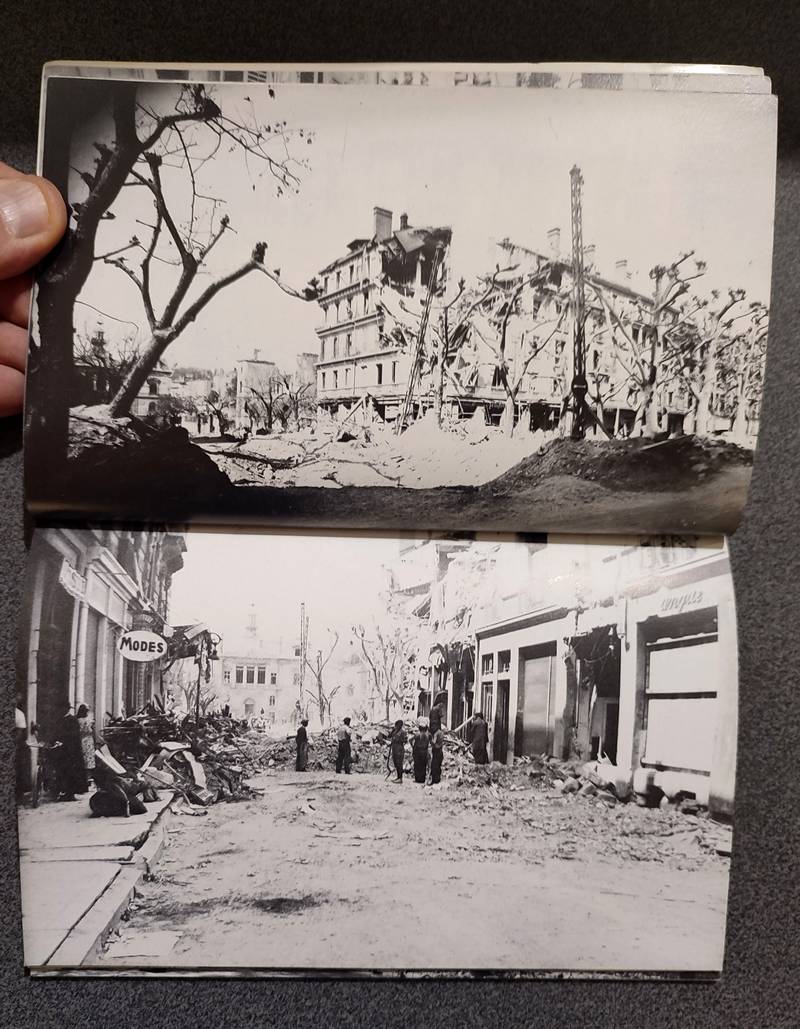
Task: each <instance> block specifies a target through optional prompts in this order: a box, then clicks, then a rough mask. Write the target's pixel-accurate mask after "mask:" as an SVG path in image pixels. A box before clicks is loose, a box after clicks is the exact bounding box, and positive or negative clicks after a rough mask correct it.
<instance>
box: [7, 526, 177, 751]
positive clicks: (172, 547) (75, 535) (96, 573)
mask: <svg viewBox="0 0 800 1029" xmlns="http://www.w3.org/2000/svg"><path fill="white" fill-rule="evenodd" d="M185 551H186V540H185V537H184V535H183V534H181V533H174V532H170V533H163V532H143V531H142V532H127V531H122V530H117V529H91V530H90V529H68V528H53V529H49V530H48V531H47V532H44V533H38V534H37V535H36V537H35V540H34V543H33V547H32V551H31V572H30V575H31V577H32V579H31V585H30V587H29V597H30V601H29V603H28V604H26V605H25V606H24V609H23V614H22V622H21V626H20V633H19V641H20V643H19V645H20V648H21V651H22V652H21V653H20V655H19V658H20V661H19V667H20V668H21V669H23V668H27V675H25V676H20V679H19V681H20V686H21V688H22V690H23V693H24V697H23V705H24V707H23V710H24V711H25V713H26V716H27V720H28V725H29V726H30V725H36V726H37V727H38V728H39V730H40V732H41V733H42V735H43V736H44V737H46V738H49V736H50V735H51V733H53V732H54V731H55V730H56V728H57V726H58V725H59V722H60V719H61V717H62V715H63V713H64V706H65V705H66V704H70V705H72V707H73V708H77V706H78V705H80V704H86V705H87V707H88V708H89V711H90V713H91V714H92V716H93V718H94V721H95V724H96V725H97V726H98V728H100V727H102V726H103V725H104V724H105V723H106V721H107V718H108V716H114V717H116V716H119V715H124V714H131V713H133V712H134V711H138V710H139V709H140V708H142V707H143V706H144V705H145V704H146V703H147V702H148V701H149V700H150V699H151V698H152V697H153V695H154V694H157V693H160V692H161V681H160V677H159V667H158V666H159V664H160V662H150V663H144V662H132V661H125V660H124V659H123V658H122V657H121V655H120V654H119V652H118V649H117V644H118V641H119V638H120V636H121V635H122V633H124V632H125V631H127V630H128V629H148V630H151V631H153V632H157V633H160V634H161V635H164V636H165V637H169V636H170V635H171V627H170V625H169V602H170V587H171V584H172V578H173V576H174V575H175V574H176V573H178V572H179V571H180V570H181V568H182V567H183V555H184V553H185Z"/></svg>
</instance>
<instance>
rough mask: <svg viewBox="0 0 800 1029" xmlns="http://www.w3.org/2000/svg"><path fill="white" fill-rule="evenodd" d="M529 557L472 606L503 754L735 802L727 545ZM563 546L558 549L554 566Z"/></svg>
mask: <svg viewBox="0 0 800 1029" xmlns="http://www.w3.org/2000/svg"><path fill="white" fill-rule="evenodd" d="M566 549H567V547H566V546H560V547H558V548H546V549H545V550H544V551H543V552H542V553H536V554H532V555H531V557H530V567H529V568H528V569H523V568H520V569H519V574H520V584H519V589H518V590H514V591H512V592H511V593H510V594H509V595H507V596H506V598H505V599H503V600H500V601H498V602H494V603H493V604H490V605H488V606H485V607H484V608H483V610H482V611H481V612H480V613H479V614H478V615H476V627H475V638H476V667H477V669H478V672H477V685H476V701H475V703H476V704H477V705H478V706H479V707H480V708H481V709H482V710H483V712H484V714H485V715H486V717H487V720H488V722H489V725H490V733H491V752H492V755H493V758H494V760H497V761H501V762H510V761H512V760H513V759H514V757H517V756H523V755H529V756H530V755H537V754H543V753H544V754H553V755H555V756H557V757H562V758H567V757H573V756H575V757H579V758H581V759H583V760H593V759H597V760H601V761H603V762H605V763H606V764H607V765H608V766H610V768H612V769H613V777H614V779H615V780H616V781H617V783H618V784H619V786H620V788H621V789H624V790H627V789H630V788H631V787H633V789H634V791H635V792H636V793H639V794H641V795H642V796H645V795H648V794H653V793H654V792H663V793H664V794H666V795H668V796H670V797H674V796H677V795H682V794H683V795H687V796H693V797H696V798H697V800H698V801H700V802H701V803H703V804H708V806H709V808H710V809H711V810H712V812H714V813H715V814H717V815H720V816H730V815H731V814H732V810H733V795H734V779H735V748H736V726H737V659H736V653H737V651H736V624H735V610H734V598H733V587H732V580H731V576H730V563H729V559H728V554H727V550H726V549H725V546H724V544H719V543H713V542H704V543H697V544H696V545H678V546H675V545H669V546H659V545H656V544H655V543H653V544H650V545H644V546H639V545H635V546H629V547H622V546H614V547H609V546H603V545H601V544H599V543H595V544H593V543H587V544H585V545H580V544H570V545H569V549H570V550H571V551H574V552H575V554H576V562H575V565H574V567H573V568H572V570H571V571H569V572H567V573H566V574H565V570H564V551H565V550H566ZM554 550H559V551H561V553H559V555H558V565H556V564H555V558H556V555H555V554H553V551H554Z"/></svg>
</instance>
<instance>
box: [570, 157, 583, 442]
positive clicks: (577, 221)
mask: <svg viewBox="0 0 800 1029" xmlns="http://www.w3.org/2000/svg"><path fill="white" fill-rule="evenodd" d="M569 180H570V209H571V215H572V348H573V357H572V385H571V387H570V394H569V397H568V399H567V405H566V408H567V410H571V412H572V425H571V431H570V435H571V436H572V438H573V439H583V437H584V436H585V434H586V394H587V392H588V389H589V386H588V383H587V381H586V336H585V324H586V293H585V288H584V275H585V271H584V265H583V210H582V204H581V189H582V187H583V175H581V170H580V168H579V167H578V166H577V164H576V165H573V166H572V168H571V169H570V173H569Z"/></svg>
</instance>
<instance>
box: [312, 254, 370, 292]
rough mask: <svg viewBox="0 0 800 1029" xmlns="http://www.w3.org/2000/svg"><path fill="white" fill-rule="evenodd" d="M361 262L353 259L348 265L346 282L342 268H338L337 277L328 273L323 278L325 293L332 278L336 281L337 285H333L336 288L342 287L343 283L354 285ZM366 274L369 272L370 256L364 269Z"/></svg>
mask: <svg viewBox="0 0 800 1029" xmlns="http://www.w3.org/2000/svg"><path fill="white" fill-rule="evenodd" d="M360 264H361V262H360V260H359V261H353V262H352V263H351V264H350V265H348V267H347V277H346V280H345V282H344V283H343V282H342V269H341V268H338V269H337V271H336V275H335V277H332V276H330V275H326V276H325V277H324V278H323V280H322V291H323V293H327V292H328V287H329V286H330V285H331V279H332V278H333V282H334V283H335V285H334V287H333V288H334V289H341V288H342V286H343V285H345V286H352V285H353V283H354V282H355V281H356V277H357V276H356V271H357V266H359V265H360ZM364 274H365V275H367V274H369V258H367V263H366V267H365V270H364Z"/></svg>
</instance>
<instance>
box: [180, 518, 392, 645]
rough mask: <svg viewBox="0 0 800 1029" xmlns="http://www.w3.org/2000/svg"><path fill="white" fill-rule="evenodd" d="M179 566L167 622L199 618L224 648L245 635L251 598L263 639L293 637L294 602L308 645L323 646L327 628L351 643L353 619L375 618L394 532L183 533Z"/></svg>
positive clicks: (295, 634) (296, 634)
mask: <svg viewBox="0 0 800 1029" xmlns="http://www.w3.org/2000/svg"><path fill="white" fill-rule="evenodd" d="M186 542H187V546H188V550H187V552H186V554H185V555H184V567H183V568H182V569H181V571H180V572H178V573H177V574H176V575H175V577H174V579H173V584H172V597H171V610H170V622H171V623H172V624H173V625H186V624H189V623H195V622H205V623H206V624H207V625H208V626H209V628H210V629H211V630H212V631H214V632H217V633H219V634H220V635H221V636H222V637H223V649H225V648H226V647H227V648H228V649H230V647H231V646H234V645H235V644H236V642H237V641H239V640H241V639H242V638H243V636H244V631H245V628H246V626H247V624H248V620H249V616H250V612H251V604H252V605H255V607H254V610H255V613H256V619H257V626H258V635H259V638H261V639H263V640H264V641H265V642H266V641H270V642H275V643H277V642H278V641H279V640H280V639H281V638H282V639H283V640H284V642H285V643H286V644H287V645H289V644H294V642H295V641H296V640H297V639H298V637H299V631H300V604H301V603H303V602H305V605H306V613H307V615H308V616H309V621H310V628H309V647H310V649H313V650H318V649H322V650H326V649H327V645H329V643H330V639H331V638H330V637H329V635H328V634H327V629H328V628H329V627H330V628H332V629H338V630H339V632H340V635H341V636H342V644H340V645H339V646H340V647H341V646H342V645H343V643H344V642H347V643H349V640H350V628H351V626H352V625H353V624H359V623H362V624H365V625H368V624H369V623H370V621H371V620H372V619H373V618H374V617H375V616H377V617H378V618H380V615H381V611H382V607H383V602H382V601H381V599H380V598H381V594H382V592H383V591H384V590H385V588H386V573H385V571H384V569H385V566H386V565H388V564H390V563H392V562H393V561H396V560H397V558H398V555H399V548H398V541H397V540H396V539H383V538H365V537H355V536H354V537H338V536H296V535H263V536H262V535H254V534H246V533H240V534H237V533H231V532H226V533H224V534H223V533H202V532H196V533H195V532H193V533H189V534H188V535H187V536H186Z"/></svg>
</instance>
